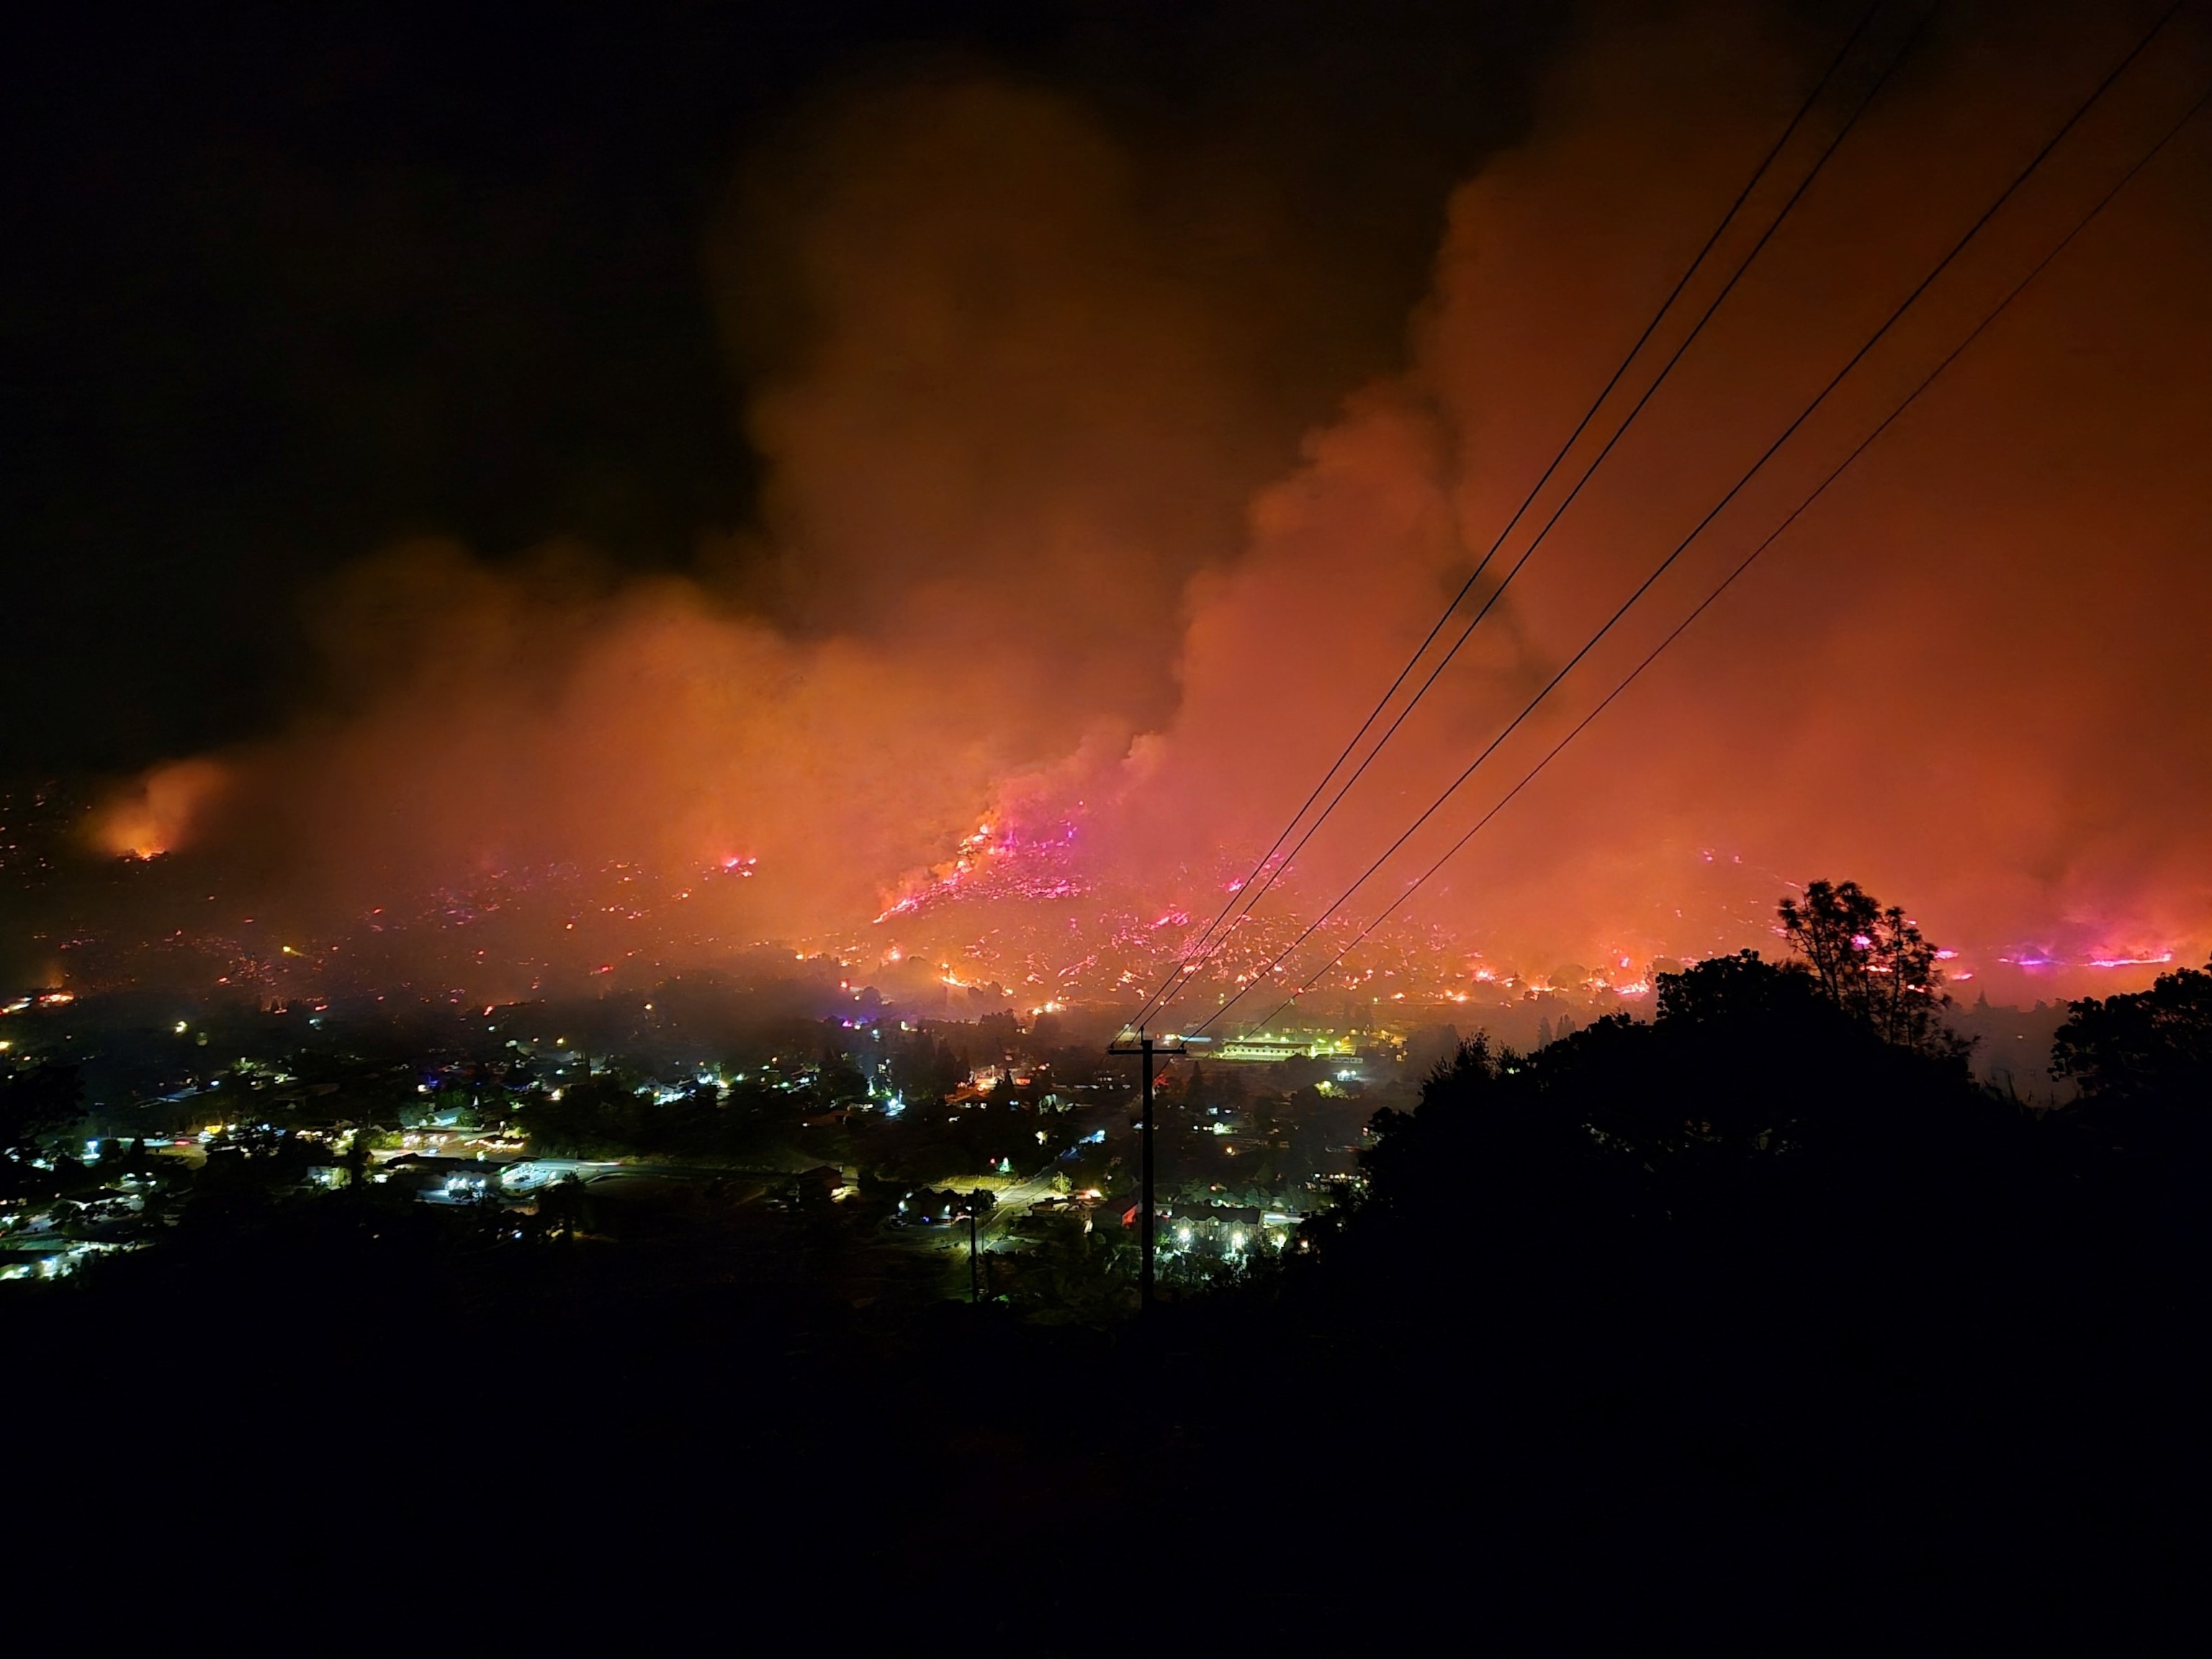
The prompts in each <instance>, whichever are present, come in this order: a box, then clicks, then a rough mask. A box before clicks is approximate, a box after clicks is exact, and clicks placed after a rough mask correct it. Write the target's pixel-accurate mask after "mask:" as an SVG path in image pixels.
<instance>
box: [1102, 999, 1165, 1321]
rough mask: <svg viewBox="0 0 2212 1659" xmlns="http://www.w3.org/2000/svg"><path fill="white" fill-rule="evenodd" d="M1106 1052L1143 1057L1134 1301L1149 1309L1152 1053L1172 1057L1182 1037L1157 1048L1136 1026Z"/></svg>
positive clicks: (1152, 1221)
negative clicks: (1131, 1036) (1131, 1034)
mask: <svg viewBox="0 0 2212 1659" xmlns="http://www.w3.org/2000/svg"><path fill="white" fill-rule="evenodd" d="M1106 1052H1107V1053H1108V1054H1142V1055H1143V1056H1144V1060H1145V1115H1144V1117H1143V1118H1142V1120H1141V1121H1140V1128H1139V1135H1140V1138H1141V1152H1140V1154H1139V1159H1138V1164H1139V1169H1140V1170H1141V1171H1142V1173H1141V1175H1140V1176H1139V1192H1138V1199H1137V1216H1138V1226H1139V1230H1140V1231H1139V1235H1138V1248H1139V1252H1140V1255H1139V1261H1141V1263H1142V1266H1141V1267H1139V1271H1138V1281H1137V1302H1138V1306H1139V1308H1141V1309H1146V1310H1149V1309H1150V1308H1151V1307H1152V1235H1153V1231H1154V1229H1155V1226H1156V1225H1157V1223H1158V1215H1157V1214H1156V1206H1155V1205H1154V1204H1153V1202H1152V1056H1153V1055H1154V1054H1161V1055H1164V1056H1165V1057H1167V1058H1169V1059H1173V1058H1174V1057H1175V1056H1176V1055H1177V1054H1181V1053H1182V1052H1183V1047H1182V1038H1181V1037H1170V1038H1167V1039H1165V1040H1164V1042H1163V1043H1162V1044H1161V1045H1160V1046H1158V1047H1157V1048H1156V1047H1155V1046H1154V1042H1153V1039H1152V1037H1151V1036H1149V1035H1148V1034H1146V1032H1144V1031H1142V1030H1139V1032H1138V1033H1137V1034H1136V1036H1135V1038H1134V1039H1133V1040H1131V1039H1128V1038H1121V1039H1119V1040H1117V1041H1115V1042H1112V1043H1110V1044H1109V1045H1108V1047H1107V1049H1106Z"/></svg>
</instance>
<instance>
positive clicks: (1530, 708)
mask: <svg viewBox="0 0 2212 1659" xmlns="http://www.w3.org/2000/svg"><path fill="white" fill-rule="evenodd" d="M2185 3H2186V0H2174V3H2173V4H2172V5H2171V6H2169V7H2168V8H2167V9H2166V11H2165V12H2164V13H2163V14H2161V15H2160V17H2159V19H2158V21H2156V22H2155V23H2154V24H2152V25H2151V27H2150V29H2149V30H2148V33H2145V34H2144V35H2143V37H2142V39H2141V40H2138V41H2136V44H2135V46H2134V47H2133V48H2132V49H2130V52H2128V54H2127V56H2126V57H2124V58H2122V59H2121V60H2120V61H2119V62H2118V64H2115V65H2114V66H2113V68H2112V70H2111V71H2110V72H2109V73H2107V74H2106V76H2105V78H2104V79H2103V80H2101V81H2100V82H2098V83H2097V85H2096V87H2095V88H2094V89H2093V90H2092V91H2091V92H2090V94H2089V95H2088V97H2087V98H2086V99H2085V100H2082V102H2081V105H2080V106H2078V107H2077V108H2076V109H2075V111H2074V112H2073V113H2072V114H2071V115H2069V117H2067V118H2066V121H2065V123H2064V124H2063V125H2062V126H2060V127H2059V129H2058V131H2057V132H2055V133H2053V134H2052V135H2051V137H2050V138H2049V139H2048V140H2047V141H2046V142H2045V144H2044V146H2043V148H2042V149H2039V150H2038V151H2037V152H2036V153H2035V155H2034V156H2033V158H2032V159H2030V161H2028V163H2027V166H2026V167H2023V168H2021V171H2020V173H2018V174H2017V175H2015V178H2014V179H2013V180H2012V182H2011V183H2009V184H2008V185H2006V186H2005V187H2004V189H2003V191H2001V192H2000V193H1999V194H1998V196H1997V197H1996V200H1995V201H1993V202H1991V203H1990V205H1989V206H1988V207H1987V208H1985V209H1984V210H1983V211H1982V214H1981V216H1979V217H1978V218H1977V219H1976V220H1975V221H1974V222H1973V223H1972V225H1970V226H1969V227H1967V229H1966V234H1965V235H1963V236H1961V237H1960V239H1959V240H1958V241H1957V242H1956V243H1954V245H1953V246H1952V247H1951V249H1950V251H1949V252H1947V253H1946V254H1944V256H1943V257H1942V258H1941V259H1940V260H1938V261H1937V262H1936V265H1935V268H1934V269H1933V270H1929V273H1928V274H1927V275H1926V276H1923V277H1922V278H1921V279H1920V281H1919V282H1918V283H1917V284H1916V285H1915V286H1914V287H1913V289H1912V291H1911V293H1909V294H1907V295H1905V298H1904V299H1903V300H1902V301H1899V304H1898V306H1897V307H1896V309H1895V310H1893V311H1892V312H1891V313H1889V315H1888V317H1887V319H1884V321H1883V322H1882V325H1881V327H1879V328H1877V329H1876V330H1875V331H1874V332H1873V333H1872V334H1870V335H1869V336H1868V337H1867V339H1866V340H1865V342H1864V343H1863V344H1862V345H1861V346H1860V347H1859V349H1857V351H1855V352H1853V353H1852V354H1851V356H1850V360H1849V361H1848V362H1845V363H1844V366H1843V367H1842V368H1839V369H1838V370H1837V371H1836V373H1835V374H1834V375H1833V376H1832V377H1831V378H1830V380H1828V382H1827V384H1826V386H1822V387H1821V388H1820V392H1818V393H1816V394H1815V395H1814V398H1813V399H1812V401H1811V402H1810V403H1808V404H1806V405H1805V407H1804V408H1803V409H1802V410H1800V411H1799V412H1798V414H1797V416H1796V418H1795V419H1794V420H1792V421H1791V422H1790V424H1789V425H1788V426H1786V427H1784V428H1783V429H1782V432H1781V435H1779V436H1778V437H1777V438H1776V439H1775V440H1774V441H1773V442H1772V443H1771V444H1769V445H1768V446H1767V447H1766V449H1765V452H1764V453H1761V454H1760V456H1759V459H1757V460H1755V461H1753V463H1752V465H1751V466H1750V467H1749V468H1748V469H1747V471H1745V472H1744V474H1743V476H1742V477H1740V478H1738V479H1737V480H1736V481H1735V483H1734V484H1732V485H1730V486H1729V490H1728V493H1727V494H1726V495H1723V496H1722V497H1721V498H1720V500H1719V501H1717V502H1716V503H1714V505H1713V507H1712V508H1711V511H1709V512H1708V513H1706V514H1705V517H1704V518H1702V519H1700V520H1699V521H1698V522H1697V524H1696V525H1695V526H1693V527H1692V529H1691V531H1690V533H1689V534H1688V535H1686V536H1685V537H1684V538H1682V539H1681V541H1680V542H1679V543H1678V544H1676V545H1675V547H1674V550H1673V551H1671V552H1670V553H1668V555H1667V556H1666V557H1665V558H1664V559H1662V560H1661V561H1660V562H1659V564H1658V566H1657V567H1656V568H1655V569H1654V570H1653V571H1652V572H1651V574H1650V575H1648V576H1646V577H1645V578H1644V580H1643V581H1642V582H1640V583H1639V584H1638V586H1637V587H1636V589H1635V591H1634V592H1632V593H1631V594H1630V595H1629V596H1628V598H1627V599H1625V600H1623V601H1622V602H1621V604H1620V608H1619V609H1618V610H1616V611H1614V612H1613V615H1612V616H1611V617H1607V619H1606V622H1605V623H1604V624H1603V626H1601V628H1599V629H1598V630H1597V631H1596V632H1595V634H1593V635H1590V637H1589V640H1588V641H1585V642H1584V643H1583V646H1582V647H1581V649H1579V650H1577V652H1576V653H1575V654H1574V655H1573V656H1572V657H1571V658H1569V659H1567V662H1566V664H1565V666H1563V667H1562V668H1561V669H1560V670H1559V672H1558V673H1556V674H1554V675H1553V677H1552V678H1551V679H1550V680H1548V681H1547V683H1546V684H1545V685H1544V688H1543V689H1542V690H1540V691H1539V692H1537V694H1536V695H1535V696H1534V697H1533V698H1531V699H1530V700H1529V702H1528V704H1527V706H1526V707H1524V708H1522V710H1521V712H1520V713H1519V714H1516V715H1515V716H1514V717H1513V719H1512V720H1510V722H1508V723H1507V725H1506V726H1505V728H1504V730H1503V731H1502V732H1499V733H1498V735H1497V736H1496V737H1495V738H1492V739H1491V741H1490V743H1489V744H1488V745H1487V746H1486V748H1484V750H1482V752H1481V753H1480V754H1479V755H1477V756H1476V757H1474V760H1473V761H1471V762H1470V763H1468V767H1467V769H1465V770H1464V771H1462V773H1461V774H1460V775H1459V776H1458V777H1456V778H1455V779H1454V780H1453V781H1452V782H1451V783H1450V785H1449V787H1446V788H1445V790H1444V791H1443V793H1442V794H1440V795H1438V796H1437V798H1436V799H1435V800H1433V801H1431V803H1430V804H1429V805H1428V806H1427V808H1426V809H1425V810H1424V811H1422V813H1421V815H1420V816H1419V817H1417V818H1415V819H1414V820H1413V823H1411V824H1410V825H1408V826H1407V829H1405V831H1404V833H1402V834H1401V835H1400V836H1399V837H1398V838H1397V839H1396V840H1395V841H1394V842H1391V843H1390V845H1389V847H1388V848H1384V849H1383V853H1382V854H1381V855H1380V856H1379V857H1377V858H1376V860H1375V861H1374V862H1373V863H1372V864H1370V865H1369V866H1367V868H1366V869H1365V870H1364V872H1361V874H1360V876H1359V878H1358V879H1357V880H1355V881H1354V882H1353V883H1352V885H1351V886H1349V887H1347V888H1346V889H1345V890H1344V891H1343V892H1342V893H1341V894H1340V895H1339V896H1337V898H1336V900H1335V902H1333V903H1332V904H1331V905H1330V906H1329V907H1328V909H1326V910H1324V911H1322V913H1321V915H1318V916H1316V917H1315V918H1314V920H1313V921H1310V922H1309V923H1308V924H1307V925H1306V927H1305V929H1304V932H1302V933H1299V934H1298V936H1297V938H1296V939H1292V940H1291V943H1290V944H1289V945H1285V946H1284V947H1283V949H1282V950H1281V951H1279V953H1277V955H1276V956H1275V957H1273V959H1272V960H1271V961H1270V962H1269V963H1267V967H1265V968H1264V969H1261V973H1260V974H1259V975H1255V976H1254V977H1253V979H1252V980H1251V981H1249V982H1248V983H1247V984H1245V985H1244V986H1243V987H1241V988H1240V989H1239V990H1238V991H1237V994H1235V995H1234V996H1232V997H1231V998H1230V999H1229V1000H1227V1001H1226V1002H1225V1003H1223V1004H1222V1006H1220V1007H1218V1008H1217V1009H1215V1010H1214V1011H1213V1012H1212V1013H1211V1014H1209V1015H1208V1016H1207V1017H1206V1019H1205V1020H1203V1021H1202V1022H1200V1024H1198V1025H1197V1026H1196V1027H1195V1028H1194V1030H1193V1031H1192V1033H1191V1035H1193V1036H1196V1035H1197V1034H1198V1033H1199V1032H1200V1031H1203V1030H1206V1027H1207V1026H1209V1025H1212V1024H1213V1023H1214V1022H1215V1021H1216V1020H1218V1019H1219V1018H1221V1017H1222V1016H1223V1015H1224V1014H1225V1013H1227V1012H1229V1010H1230V1009H1231V1008H1233V1007H1235V1006H1237V1003H1238V1002H1240V1001H1242V1000H1243V998H1244V997H1245V995H1246V994H1248V993H1249V991H1250V990H1251V988H1252V987H1253V986H1254V985H1256V984H1258V983H1259V982H1260V981H1261V976H1263V975H1267V974H1270V973H1273V971H1274V969H1276V968H1277V967H1279V965H1280V964H1281V963H1282V961H1283V959H1284V958H1285V957H1288V956H1289V955H1290V954H1291V952H1292V951H1296V950H1297V948H1298V946H1300V945H1303V944H1304V943H1305V941H1306V940H1307V939H1310V938H1311V937H1312V936H1313V934H1314V933H1315V932H1316V930H1317V929H1318V928H1319V927H1321V926H1322V923H1323V922H1325V921H1328V919H1329V917H1331V916H1333V915H1335V914H1336V912H1337V911H1338V910H1340V909H1341V908H1343V906H1344V904H1345V902H1346V901H1347V900H1349V899H1350V898H1351V897H1352V895H1353V894H1354V893H1356V892H1358V890H1360V889H1361V888H1362V887H1364V886H1365V885H1366V884H1367V883H1368V881H1369V880H1370V878H1372V877H1373V876H1374V875H1375V873H1376V872H1377V871H1378V870H1380V869H1381V868H1382V867H1383V865H1384V864H1385V863H1387V862H1388V861H1389V860H1390V859H1391V858H1392V857H1393V856H1394V855H1395V854H1396V853H1397V851H1398V849H1399V848H1401V847H1403V846H1404V845H1405V844H1406V843H1407V841H1409V840H1411V839H1412V838H1413V836H1414V834H1415V833H1416V832H1417V831H1419V829H1420V828H1421V826H1422V825H1423V824H1425V823H1427V822H1428V821H1429V819H1430V818H1431V817H1434V816H1435V815H1436V814H1437V811H1439V810H1441V809H1442V808H1443V805H1444V804H1445V803H1446V802H1447V801H1449V799H1451V798H1452V796H1454V795H1455V794H1456V793H1458V792H1459V790H1460V788H1461V787H1462V785H1464V784H1465V783H1466V782H1467V781H1468V779H1469V778H1471V777H1472V776H1474V773H1475V770H1476V769H1477V768H1479V767H1480V766H1481V765H1482V763H1484V762H1485V761H1486V760H1488V759H1489V758H1490V757H1491V756H1492V754H1494V753H1496V752H1497V750H1498V746H1499V745H1500V744H1503V743H1504V741H1505V739H1506V738H1509V737H1510V736H1511V735H1512V734H1513V732H1515V731H1516V730H1517V729H1518V728H1519V727H1520V726H1521V724H1522V721H1524V720H1527V719H1528V716H1529V715H1530V714H1534V712H1535V710H1536V708H1537V707H1538V705H1539V704H1541V702H1543V701H1544V700H1545V699H1546V698H1547V697H1548V696H1550V695H1551V694H1552V692H1553V690H1555V689H1556V688H1557V687H1558V686H1559V683H1560V682H1561V681H1562V680H1564V679H1565V678H1566V677H1567V676H1568V675H1569V674H1570V673H1571V672H1572V671H1574V669H1575V667H1576V665H1577V664H1579V663H1580V662H1581V661H1582V659H1583V658H1584V657H1586V656H1588V655H1589V653H1590V652H1591V651H1593V650H1595V648H1596V647H1597V645H1598V642H1599V641H1601V640H1603V639H1604V638H1605V636H1606V635H1607V634H1609V633H1611V632H1612V631H1613V628H1614V627H1615V625H1616V624H1618V623H1620V619H1621V618H1622V617H1625V616H1626V615H1627V614H1628V612H1629V611H1630V610H1631V609H1632V607H1633V606H1634V605H1636V603H1637V602H1638V600H1639V599H1642V598H1643V597H1644V594H1645V593H1647V592H1650V589H1651V587H1652V586H1653V584H1655V583H1656V582H1657V581H1658V580H1659V579H1660V577H1662V576H1663V575H1664V574H1666V573H1667V572H1668V570H1669V569H1670V568H1673V566H1674V562H1675V561H1676V560H1678V559H1680V557H1681V556H1682V555H1683V554H1684V553H1685V552H1686V551H1687V550H1688V549H1689V547H1690V546H1691V544H1692V543H1694V542H1695V541H1696V540H1697V539H1698V538H1699V536H1701V535H1703V534H1704V533H1705V530H1706V528H1707V527H1708V526H1710V525H1711V523H1712V522H1713V520H1715V519H1717V518H1718V517H1719V516H1720V514H1721V513H1722V512H1723V511H1724V510H1725V509H1726V508H1727V507H1728V506H1729V503H1730V502H1731V501H1734V500H1735V498H1736V496H1737V495H1740V494H1741V493H1742V491H1743V489H1744V487H1745V486H1746V485H1747V484H1748V483H1750V482H1751V481H1752V479H1753V477H1756V476H1758V474H1759V471H1761V470H1762V469H1763V468H1764V467H1765V465H1766V464H1767V462H1768V461H1770V460H1771V459H1773V458H1774V456H1775V455H1776V454H1777V453H1778V452H1779V451H1780V450H1781V448H1782V447H1783V446H1784V444H1786V443H1787V442H1789V441H1790V438H1791V436H1792V435H1795V434H1796V431H1797V429H1798V428H1800V427H1802V425H1804V423H1805V422H1806V421H1807V420H1808V419H1809V418H1811V416H1812V415H1813V412H1814V410H1817V409H1818V408H1820V405H1821V404H1823V403H1825V402H1826V400H1827V398H1828V397H1829V394H1830V393H1832V392H1834V391H1835V389H1836V388H1837V386H1840V385H1841V384H1842V383H1843V381H1844V378H1845V377H1846V376H1848V375H1849V374H1850V372H1851V371H1852V370H1853V369H1855V368H1857V367H1858V365H1859V363H1860V362H1862V361H1863V360H1864V359H1865V357H1866V356H1867V354H1868V353H1869V352H1870V351H1872V350H1873V349H1874V348H1875V345H1877V344H1878V343H1880V342H1881V339H1882V337H1884V336H1885V335H1887V333H1888V332H1889V331H1890V330H1891V329H1892V328H1893V327H1895V326H1896V325H1897V323H1898V321H1899V319H1901V318H1902V317H1903V316H1904V315H1905V313H1906V312H1908V311H1910V310H1911V308H1912V307H1913V306H1914V305H1915V304H1916V303H1917V301H1919V299H1920V296H1921V295H1923V294H1925V293H1926V292H1927V291H1928V289H1929V287H1930V286H1931V285H1932V284H1933V283H1935V282H1936V279H1937V278H1938V277H1940V276H1942V274H1943V272H1944V271H1945V270H1948V269H1949V268H1950V265H1951V264H1952V262H1953V261H1954V260H1955V259H1957V258H1958V257H1959V255H1960V253H1962V252H1965V251H1966V246H1967V245H1968V244H1969V243H1971V242H1972V240H1974V238H1975V237H1976V236H1978V235H1979V234H1981V232H1982V230H1983V228H1984V227H1985V226H1986V225H1987V224H1988V223H1989V222H1990V220H1991V219H1993V218H1995V217H1996V215H1997V213H1998V211H1999V210H2001V209H2002V208H2003V206H2004V204H2006V203H2007V202H2008V201H2010V200H2011V199H2012V197H2013V196H2014V195H2015V193H2016V192H2017V191H2019V190H2020V187H2021V185H2024V184H2026V183H2027V180H2028V179H2029V178H2030V177H2031V176H2032V175H2033V173H2035V171H2036V170H2037V169H2038V168H2039V167H2041V166H2042V165H2043V163H2044V161H2045V160H2046V159H2048V158H2049V156H2050V155H2051V151H2053V150H2054V149H2057V147H2058V145H2059V143H2061V142H2062V141H2063V139H2064V138H2065V137H2066V135H2067V134H2068V133H2069V132H2071V131H2073V130H2074V128H2075V126H2076V125H2079V124H2080V122H2081V118H2083V117H2084V116H2086V115H2087V114H2088V112H2089V111H2090V110H2091V109H2092V108H2093V107H2094V106H2095V105H2096V103H2097V101H2098V100H2100V99H2101V98H2102V97H2103V96H2104V95H2105V94H2106V91H2107V90H2108V89H2109V88H2111V87H2112V83H2113V82H2116V81H2118V79H2119V78H2120V76H2122V75H2123V74H2124V73H2125V72H2126V71H2127V69H2128V67H2129V65H2130V64H2133V63H2134V62H2135V60H2136V58H2139V57H2140V56H2142V53H2143V52H2144V51H2145V49H2146V48H2148V46H2149V45H2150V43H2151V42H2152V41H2153V40H2156V39H2157V38H2158V35H2159V33H2160V31H2162V30H2163V29H2164V28H2165V27H2166V24H2167V23H2168V22H2169V21H2172V17H2173V15H2174V14H2175V13H2177V12H2179V10H2180V9H2181V8H2182V6H2183V5H2184V4H2185ZM1424 879H1425V878H1424Z"/></svg>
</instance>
